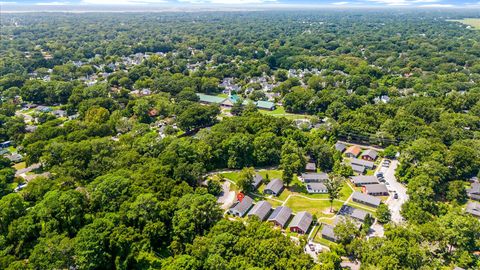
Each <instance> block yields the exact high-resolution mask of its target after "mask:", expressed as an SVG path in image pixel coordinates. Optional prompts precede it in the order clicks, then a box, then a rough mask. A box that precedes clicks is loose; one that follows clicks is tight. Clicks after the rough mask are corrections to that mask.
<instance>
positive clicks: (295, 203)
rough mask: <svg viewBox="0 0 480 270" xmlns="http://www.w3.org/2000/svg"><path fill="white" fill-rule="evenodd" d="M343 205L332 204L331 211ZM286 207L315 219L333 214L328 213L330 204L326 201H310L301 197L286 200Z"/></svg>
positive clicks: (338, 203) (335, 202) (336, 202)
mask: <svg viewBox="0 0 480 270" xmlns="http://www.w3.org/2000/svg"><path fill="white" fill-rule="evenodd" d="M342 205H343V203H342V202H339V201H334V202H333V209H334V210H335V211H337V210H339V209H340V207H342ZM286 206H288V207H290V208H291V209H292V211H293V212H295V213H296V212H300V211H307V212H310V213H311V214H312V215H316V216H317V217H332V216H333V215H334V214H333V213H328V211H329V210H330V202H329V201H328V200H321V201H319V200H310V199H307V198H303V197H298V196H292V197H290V199H288V201H287V203H286Z"/></svg>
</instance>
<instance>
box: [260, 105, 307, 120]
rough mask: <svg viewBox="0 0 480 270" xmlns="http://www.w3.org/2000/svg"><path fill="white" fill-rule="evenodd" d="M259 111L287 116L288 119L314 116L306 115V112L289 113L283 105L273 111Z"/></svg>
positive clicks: (277, 115)
mask: <svg viewBox="0 0 480 270" xmlns="http://www.w3.org/2000/svg"><path fill="white" fill-rule="evenodd" d="M259 112H261V113H263V114H266V115H271V116H275V117H285V118H287V119H291V120H295V119H310V118H312V117H313V116H311V115H305V114H295V113H288V112H286V111H285V108H284V107H283V106H277V107H276V109H275V110H273V111H268V110H259Z"/></svg>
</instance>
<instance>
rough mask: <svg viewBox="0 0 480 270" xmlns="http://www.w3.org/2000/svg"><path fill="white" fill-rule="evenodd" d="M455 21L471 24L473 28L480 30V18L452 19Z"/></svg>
mask: <svg viewBox="0 0 480 270" xmlns="http://www.w3.org/2000/svg"><path fill="white" fill-rule="evenodd" d="M452 21H453V22H460V23H463V24H466V25H470V26H472V27H473V28H475V29H477V30H480V18H466V19H463V20H452Z"/></svg>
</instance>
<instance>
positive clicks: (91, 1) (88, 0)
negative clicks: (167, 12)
mask: <svg viewBox="0 0 480 270" xmlns="http://www.w3.org/2000/svg"><path fill="white" fill-rule="evenodd" d="M80 3H81V4H86V5H148V4H163V3H167V1H165V0H82V1H81V2H80Z"/></svg>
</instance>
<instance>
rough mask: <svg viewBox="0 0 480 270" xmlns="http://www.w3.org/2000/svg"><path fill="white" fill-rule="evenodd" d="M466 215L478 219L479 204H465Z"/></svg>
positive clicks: (479, 214)
mask: <svg viewBox="0 0 480 270" xmlns="http://www.w3.org/2000/svg"><path fill="white" fill-rule="evenodd" d="M466 212H467V213H469V214H472V215H474V216H477V217H480V203H477V202H469V203H468V204H467V210H466Z"/></svg>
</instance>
